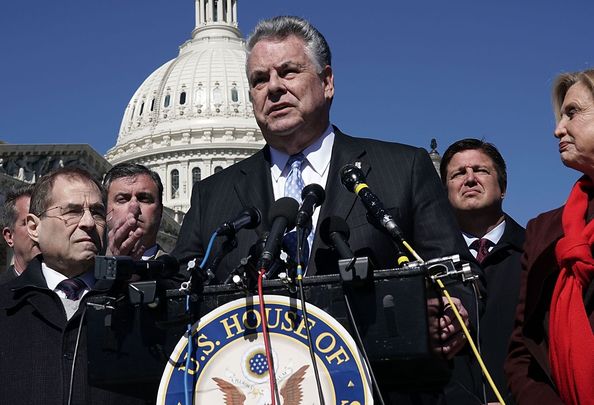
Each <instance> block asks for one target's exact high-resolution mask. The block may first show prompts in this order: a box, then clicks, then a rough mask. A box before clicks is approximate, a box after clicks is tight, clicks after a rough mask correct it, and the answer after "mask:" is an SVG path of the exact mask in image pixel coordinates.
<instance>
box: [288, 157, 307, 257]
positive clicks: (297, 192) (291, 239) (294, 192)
mask: <svg viewBox="0 0 594 405" xmlns="http://www.w3.org/2000/svg"><path fill="white" fill-rule="evenodd" d="M304 160H305V156H303V153H298V154H296V155H291V156H290V157H289V160H288V161H287V167H290V170H289V173H288V174H287V181H286V182H285V197H291V198H293V199H295V200H297V202H298V203H299V204H301V191H302V190H303V187H305V183H304V182H303V176H302V175H301V166H302V165H303V161H304ZM313 236H314V232H313V229H312V231H311V233H310V234H309V235H308V237H307V242H308V243H304V244H303V258H302V262H303V263H304V264H306V263H307V259H308V258H309V247H310V245H311V243H312V242H313ZM283 246H284V248H285V250H286V252H287V254H288V255H289V256H291V257H292V258H293V259H295V258H296V257H297V231H295V229H293V230H292V231H291V232H288V233H287V234H286V235H285V236H284V238H283Z"/></svg>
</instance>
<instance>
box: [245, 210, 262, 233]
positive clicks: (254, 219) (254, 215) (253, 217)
mask: <svg viewBox="0 0 594 405" xmlns="http://www.w3.org/2000/svg"><path fill="white" fill-rule="evenodd" d="M244 213H246V214H247V215H249V216H250V222H249V223H248V224H247V225H245V226H244V228H245V229H254V228H255V227H257V226H258V225H260V222H262V214H261V213H260V210H259V209H257V208H256V207H250V208H248V209H246V210H245V211H244Z"/></svg>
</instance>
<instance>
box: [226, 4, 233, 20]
mask: <svg viewBox="0 0 594 405" xmlns="http://www.w3.org/2000/svg"><path fill="white" fill-rule="evenodd" d="M225 1H226V2H227V16H226V20H227V24H231V23H232V22H233V20H232V15H233V12H232V11H233V6H232V5H231V0H225Z"/></svg>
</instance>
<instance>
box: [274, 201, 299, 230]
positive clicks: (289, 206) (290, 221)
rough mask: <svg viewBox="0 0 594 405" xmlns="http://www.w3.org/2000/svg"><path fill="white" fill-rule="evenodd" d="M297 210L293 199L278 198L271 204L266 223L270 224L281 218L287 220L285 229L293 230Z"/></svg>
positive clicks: (296, 203)
mask: <svg viewBox="0 0 594 405" xmlns="http://www.w3.org/2000/svg"><path fill="white" fill-rule="evenodd" d="M298 210H299V203H298V202H297V200H295V199H294V198H291V197H283V198H279V199H278V200H276V201H275V202H274V203H273V204H272V207H270V211H268V221H269V222H270V223H272V222H274V219H275V218H278V217H283V218H285V219H286V220H287V229H293V228H294V227H295V220H296V218H297V211H298Z"/></svg>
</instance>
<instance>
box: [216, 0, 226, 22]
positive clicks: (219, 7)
mask: <svg viewBox="0 0 594 405" xmlns="http://www.w3.org/2000/svg"><path fill="white" fill-rule="evenodd" d="M223 15H224V13H223V0H218V1H217V22H221V21H223Z"/></svg>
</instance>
